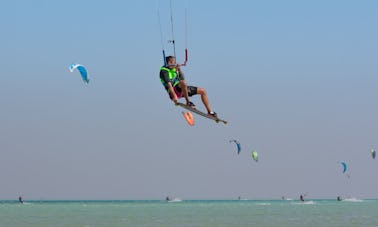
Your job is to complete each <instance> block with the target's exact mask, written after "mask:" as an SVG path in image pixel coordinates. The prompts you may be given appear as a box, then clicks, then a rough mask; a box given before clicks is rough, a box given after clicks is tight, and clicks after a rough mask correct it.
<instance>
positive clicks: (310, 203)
mask: <svg viewBox="0 0 378 227" xmlns="http://www.w3.org/2000/svg"><path fill="white" fill-rule="evenodd" d="M292 204H294V205H313V204H316V202H314V201H312V200H310V201H305V202H299V203H292Z"/></svg>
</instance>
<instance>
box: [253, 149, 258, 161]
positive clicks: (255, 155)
mask: <svg viewBox="0 0 378 227" xmlns="http://www.w3.org/2000/svg"><path fill="white" fill-rule="evenodd" d="M252 158H253V160H255V161H256V162H257V161H258V160H259V154H258V153H257V151H252Z"/></svg>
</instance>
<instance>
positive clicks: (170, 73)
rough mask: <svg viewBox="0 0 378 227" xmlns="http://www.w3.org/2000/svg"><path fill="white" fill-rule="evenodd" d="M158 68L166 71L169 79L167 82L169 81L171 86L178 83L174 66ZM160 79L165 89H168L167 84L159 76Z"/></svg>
mask: <svg viewBox="0 0 378 227" xmlns="http://www.w3.org/2000/svg"><path fill="white" fill-rule="evenodd" d="M160 70H165V71H167V72H168V79H169V82H171V85H172V87H174V86H176V85H177V84H179V83H180V80H179V76H178V73H177V71H176V68H173V69H170V68H166V67H164V66H163V67H161V68H160ZM160 81H161V83H162V84H163V85H164V87H165V89H167V90H168V84H167V83H166V82H165V81H164V80H163V79H162V78H160Z"/></svg>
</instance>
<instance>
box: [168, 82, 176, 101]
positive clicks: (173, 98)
mask: <svg viewBox="0 0 378 227" xmlns="http://www.w3.org/2000/svg"><path fill="white" fill-rule="evenodd" d="M168 90H169V93H170V94H171V95H172V96H171V97H172V100H173V102H174V103H175V104H177V102H178V98H177V95H176V92H175V90H174V89H173V86H172V84H171V82H168Z"/></svg>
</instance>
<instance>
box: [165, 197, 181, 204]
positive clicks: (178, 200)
mask: <svg viewBox="0 0 378 227" xmlns="http://www.w3.org/2000/svg"><path fill="white" fill-rule="evenodd" d="M168 202H169V203H178V202H182V199H180V198H174V199H172V200H169V201H168Z"/></svg>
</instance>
